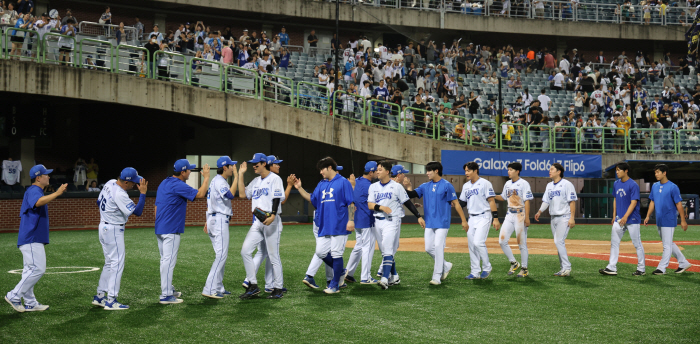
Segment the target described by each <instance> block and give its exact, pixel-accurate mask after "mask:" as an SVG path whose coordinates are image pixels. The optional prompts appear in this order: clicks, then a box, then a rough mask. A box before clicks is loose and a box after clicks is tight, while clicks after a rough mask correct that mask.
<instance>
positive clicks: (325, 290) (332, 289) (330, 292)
mask: <svg viewBox="0 0 700 344" xmlns="http://www.w3.org/2000/svg"><path fill="white" fill-rule="evenodd" d="M323 292H324V293H326V294H337V293H340V290H339V289H338V288H326V289H324V290H323Z"/></svg>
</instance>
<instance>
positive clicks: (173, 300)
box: [160, 295, 182, 305]
mask: <svg viewBox="0 0 700 344" xmlns="http://www.w3.org/2000/svg"><path fill="white" fill-rule="evenodd" d="M160 303H161V304H164V305H169V304H174V303H182V299H178V298H177V297H175V296H174V295H170V296H166V297H164V298H162V299H160Z"/></svg>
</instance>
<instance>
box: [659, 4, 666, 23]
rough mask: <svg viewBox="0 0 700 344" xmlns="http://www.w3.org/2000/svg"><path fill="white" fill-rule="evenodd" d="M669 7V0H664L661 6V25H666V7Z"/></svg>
mask: <svg viewBox="0 0 700 344" xmlns="http://www.w3.org/2000/svg"><path fill="white" fill-rule="evenodd" d="M667 7H668V1H667V0H664V1H663V2H662V3H661V5H660V6H659V17H661V25H666V8H667Z"/></svg>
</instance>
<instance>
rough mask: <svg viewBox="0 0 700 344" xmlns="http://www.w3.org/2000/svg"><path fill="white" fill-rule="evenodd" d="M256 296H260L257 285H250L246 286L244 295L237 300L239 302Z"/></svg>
mask: <svg viewBox="0 0 700 344" xmlns="http://www.w3.org/2000/svg"><path fill="white" fill-rule="evenodd" d="M258 294H260V288H258V285H257V284H251V285H250V286H248V289H246V291H245V293H243V294H241V295H240V296H239V298H241V300H246V299H250V298H251V297H253V296H255V295H258Z"/></svg>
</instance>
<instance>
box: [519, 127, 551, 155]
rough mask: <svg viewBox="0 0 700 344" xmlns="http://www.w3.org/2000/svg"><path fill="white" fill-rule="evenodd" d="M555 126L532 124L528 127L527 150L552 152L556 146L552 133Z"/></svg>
mask: <svg viewBox="0 0 700 344" xmlns="http://www.w3.org/2000/svg"><path fill="white" fill-rule="evenodd" d="M552 129H554V127H550V126H548V125H542V124H537V125H530V126H528V127H527V131H526V133H527V134H526V135H525V136H527V150H528V151H530V152H535V151H537V152H550V151H552V146H554V144H553V143H554V140H553V139H552V133H553V132H554V130H552Z"/></svg>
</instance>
